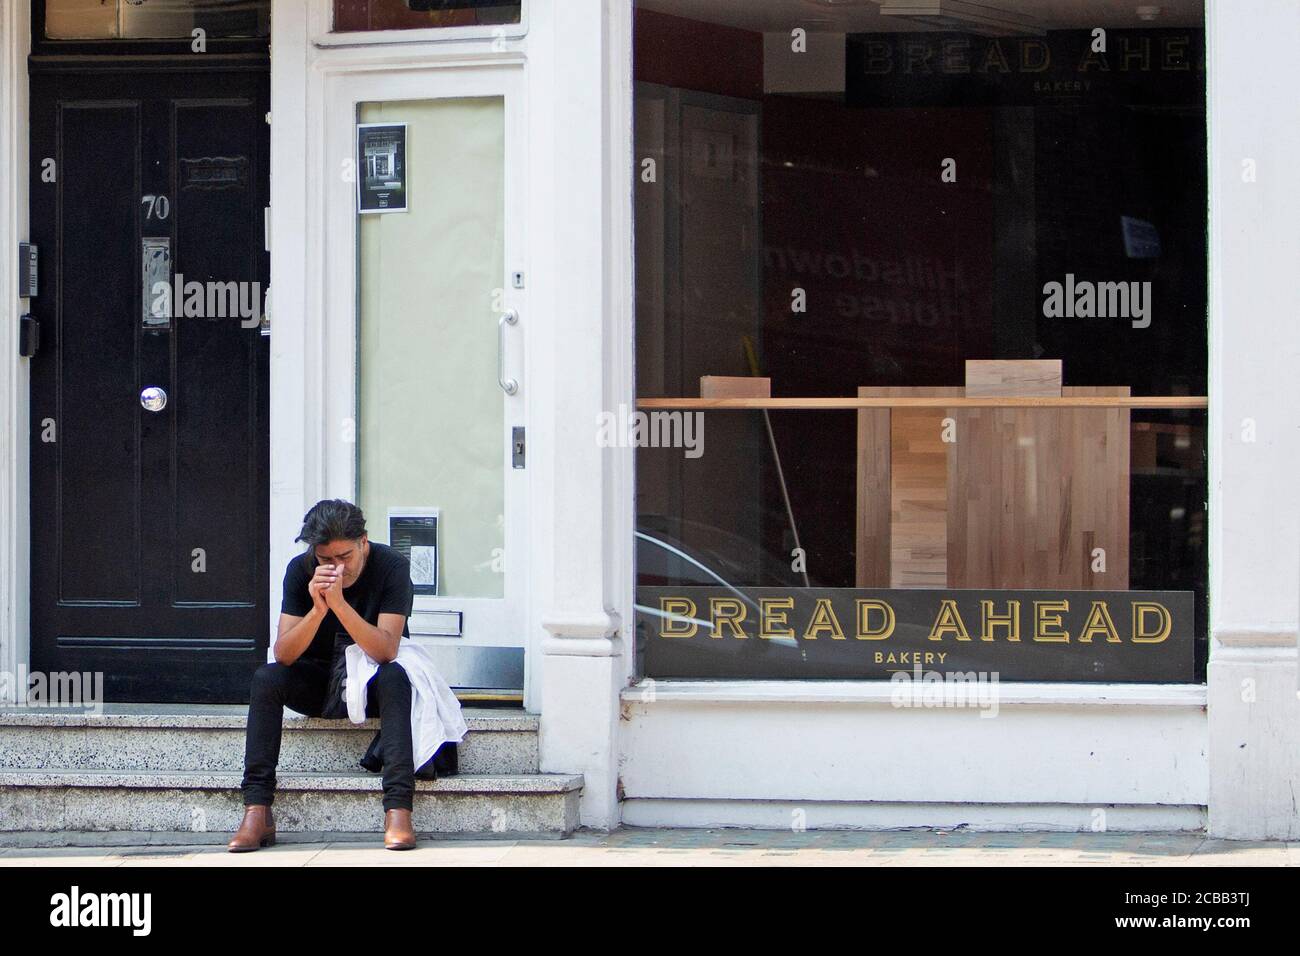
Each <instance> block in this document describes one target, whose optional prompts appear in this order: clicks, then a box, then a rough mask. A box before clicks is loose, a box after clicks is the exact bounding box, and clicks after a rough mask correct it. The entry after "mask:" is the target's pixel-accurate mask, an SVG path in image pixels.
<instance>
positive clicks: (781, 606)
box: [758, 597, 794, 640]
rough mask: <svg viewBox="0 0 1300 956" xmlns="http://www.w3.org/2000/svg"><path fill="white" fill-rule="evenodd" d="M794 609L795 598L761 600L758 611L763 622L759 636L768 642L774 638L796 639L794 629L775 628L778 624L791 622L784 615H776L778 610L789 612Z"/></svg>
mask: <svg viewBox="0 0 1300 956" xmlns="http://www.w3.org/2000/svg"><path fill="white" fill-rule="evenodd" d="M792 607H794V598H792V597H787V598H760V599H759V602H758V610H759V613H760V614H761V615H762V620H761V623H760V625H759V632H758V636H759V637H761V638H764V639H767V640H770V639H772V638H774V637H794V629H793V628H789V627H787V628H785V629H780V628H777V627H776V626H775V625H777V624H789V623H790V622H789V621H788V620H786V617H785V615H784V614H776V613H774V612H775V611H777V610H785V611H788V610H790V608H792Z"/></svg>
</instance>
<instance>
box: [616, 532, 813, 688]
mask: <svg viewBox="0 0 1300 956" xmlns="http://www.w3.org/2000/svg"><path fill="white" fill-rule="evenodd" d="M790 565H791V560H790V557H789V556H788V555H785V554H774V553H772V552H770V551H765V550H764V549H763V545H762V544H761V543H760V542H759V541H756V540H753V539H751V538H746V537H744V536H742V535H738V534H734V533H732V532H730V531H723V530H722V529H721V528H715V527H713V526H712V525H706V524H701V523H700V522H697V521H687V520H683V519H680V518H666V517H663V516H662V515H640V516H638V518H637V531H636V583H637V601H636V609H637V626H636V630H637V641H636V654H637V658H638V661H637V666H638V668H639V669H640V670H641V672H642V673H643V674H646V675H647V676H655V677H692V676H699V675H700V673H701V672H703V673H707V674H709V675H711V676H714V677H726V676H731V670H732V668H734V667H737V666H740V670H739V671H737V672H736V674H735V676H742V675H743V674H744V673H748V671H747V670H746V668H750V667H752V664H753V658H754V657H755V656H757V657H760V658H765V659H778V658H779V659H782V660H784V659H785V657H786V656H788V655H791V654H793V655H795V658H797V659H800V660H801V659H802V657H803V650H802V649H801V648H800V647H799V645H798V642H797V641H795V640H794V639H793V638H791V637H785V636H777V637H771V638H769V639H766V640H762V641H704V642H692V643H690V644H686V643H681V642H675V641H666V642H658V643H657V644H656V645H655V653H656V659H655V661H654V662H653V665H652V664H651V662H650V661H649V660H648V659H647V657H646V650H647V647H648V644H649V635H650V633H651V632H652V631H653V628H654V627H655V626H656V625H654V624H651V623H650V622H654V621H657V620H658V619H660V618H670V619H672V620H673V621H675V622H678V623H679V624H680V623H688V624H690V623H693V624H695V625H696V626H697V627H699V628H704V629H707V628H708V627H709V626H710V624H709V622H708V621H706V620H703V619H700V618H696V617H682V616H680V614H677V613H665V611H664V610H662V609H661V608H660V607H659V606H658V605H659V601H658V599H657V598H656V596H655V595H656V589H659V588H673V587H677V586H680V587H682V588H693V587H701V588H709V589H711V591H712V594H716V595H719V596H725V595H727V594H728V592H730V595H731V596H732V597H734V598H735V599H736V600H738V601H740V602H741V603H742V604H744V605H746V610H745V614H746V615H747V616H748V617H750V619H757V618H758V617H759V616H760V615H761V613H762V612H761V610H760V607H759V603H758V600H757V599H756V596H755V595H754V594H753V593H751V592H753V590H754V589H756V588H774V589H779V590H782V591H787V592H788V591H792V590H795V589H802V588H804V587H806V586H809V584H811V585H812V586H814V587H815V586H816V582H809V581H807V580H806V579H805V576H804V574H803V572H802V571H796V570H794V568H792V567H791V566H790ZM643 589H644V590H643ZM647 592H649V593H647ZM687 593H689V592H687ZM697 600H700V599H699V598H698V597H697ZM682 655H684V657H685V659H686V660H683V659H682V657H681V656H682Z"/></svg>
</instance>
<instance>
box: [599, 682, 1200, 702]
mask: <svg viewBox="0 0 1300 956" xmlns="http://www.w3.org/2000/svg"><path fill="white" fill-rule="evenodd" d="M892 693H893V684H892V683H891V682H890V681H887V680H883V681H820V680H807V681H786V680H771V681H766V680H653V681H652V682H649V683H646V682H645V681H644V679H642V682H640V683H636V684H633V685H632V686H630V687H626V688H624V689H623V691H622V692H621V694H620V695H619V696H620V698H621V699H622V700H623V701H625V702H627V703H630V704H661V703H669V702H671V703H688V704H689V703H700V704H708V703H755V704H762V703H772V704H805V703H807V704H866V705H882V704H883V705H890V704H892V701H893V697H892ZM997 703H998V706H999V707H1182V708H1188V707H1200V708H1203V707H1205V705H1206V688H1205V685H1204V684H1077V683H1076V684H1065V683H1017V682H1012V681H1004V682H1002V683H1000V684H999V685H998V690H997Z"/></svg>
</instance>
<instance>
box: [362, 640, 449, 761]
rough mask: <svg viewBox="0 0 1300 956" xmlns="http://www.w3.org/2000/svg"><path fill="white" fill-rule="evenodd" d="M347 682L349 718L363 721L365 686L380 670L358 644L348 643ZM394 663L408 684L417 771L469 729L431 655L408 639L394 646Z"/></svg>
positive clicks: (413, 752)
mask: <svg viewBox="0 0 1300 956" xmlns="http://www.w3.org/2000/svg"><path fill="white" fill-rule="evenodd" d="M344 654H345V656H346V658H347V660H346V664H347V682H346V684H345V685H344V687H343V696H344V698H345V699H346V700H347V704H348V719H349V720H351V721H352V722H353V723H354V724H363V723H365V721H366V685H367V684H369V683H370V678H372V677H374V676H375V672H376V671H378V670H379V664H377V663H376V662H375V661H374V660H373V659H372V658H371V657H370V655H369V654H367V653H366V652H365V651H364V650H362V648H361V645H360V644H349V645H348V647H347V650H346V651H344ZM397 663H398V664H401V665H402V670H404V671H406V676H407V678H408V679H409V680H410V681H411V750H412V756H413V757H414V759H415V769H416V770H419V769H420V768H421V767H423V766H424V765H425V764H426V763H428V762H429V758H430V757H432V756H433V755H434V753H435V751H437V749H438V748H439V747H441V746H442V745H443V744H444V743H446V742H447V741H449V740H453V741H455V742H456V743H460V741H461V740H462V739H464V737H465V734H466V732H467V731H468V730H469V728H468V727H467V726H466V724H465V717H464V715H463V714H462V713H461V712H460V701H458V700H457V699H456V695H455V694H453V693H452V692H451V688H450V687H448V686H447V682H446V681H445V680H443V679H442V675H440V674H439V673H438V670H437V668H435V667H434V666H433V655H432V654H430V653H429V652H428V650H427V649H425V648H423V647H421V646H420V645H419V644H416V643H415V642H414V641H412V640H411V639H410V638H409V637H404V638H402V640H401V642H400V643H399V644H398V645H397Z"/></svg>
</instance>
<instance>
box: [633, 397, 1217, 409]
mask: <svg viewBox="0 0 1300 956" xmlns="http://www.w3.org/2000/svg"><path fill="white" fill-rule="evenodd" d="M1209 404H1210V402H1209V399H1208V398H1206V397H1205V396H1204V395H1192V396H1188V395H1139V396H1128V397H1124V396H1086V395H1068V396H1067V395H1063V396H1062V397H1060V398H1037V397H1012V398H1001V397H998V396H993V395H990V396H981V397H979V398H966V397H962V398H874V397H870V396H868V397H864V398H641V399H638V400H637V408H641V409H645V410H647V411H649V410H652V409H683V410H685V409H698V410H701V411H707V410H708V409H711V408H717V409H727V408H740V409H763V408H769V409H773V410H777V409H779V410H782V411H800V410H803V411H831V410H834V409H854V408H1208V407H1209Z"/></svg>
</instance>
